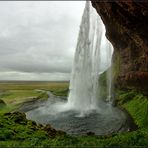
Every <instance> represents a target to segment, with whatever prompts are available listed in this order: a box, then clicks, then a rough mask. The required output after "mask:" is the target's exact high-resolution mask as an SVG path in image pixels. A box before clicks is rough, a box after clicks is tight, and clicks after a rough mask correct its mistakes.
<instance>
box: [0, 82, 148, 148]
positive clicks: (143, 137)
mask: <svg viewBox="0 0 148 148" xmlns="http://www.w3.org/2000/svg"><path fill="white" fill-rule="evenodd" d="M45 86H46V87H47V84H45ZM52 86H53V88H52V89H51V88H50V89H51V91H53V92H54V93H55V94H56V93H57V94H58V93H59V94H61V95H65V94H67V93H68V89H67V86H68V85H67V84H64V85H63V86H62V84H60V85H57V84H56V85H53V84H52ZM56 86H57V89H56ZM11 87H12V86H11ZM23 87H24V86H23ZM25 87H27V86H25ZM50 87H51V85H50ZM9 88H10V86H9ZM34 88H35V87H32V86H28V89H26V90H23V91H22V90H21V89H19V90H17V91H16V90H10V89H9V90H7V89H5V91H3V92H5V93H3V95H2V97H3V99H6V100H7V101H8V102H9V101H10V100H13V98H17V97H18V95H19V96H22V98H23V97H24V98H27V97H28V96H29V97H30V96H34V95H37V94H38V93H39V92H33V91H32V90H33V89H34ZM41 88H45V87H44V86H43V84H42V87H41V85H40V87H38V88H37V89H41ZM47 90H49V87H48V88H47ZM7 91H8V92H7ZM26 93H27V94H26ZM36 93H37V94H36ZM18 98H19V97H18ZM6 100H5V101H6ZM7 101H6V102H7ZM18 102H19V101H18ZM117 102H118V104H119V105H120V106H121V107H122V108H125V109H126V110H127V111H128V112H129V114H130V115H131V116H132V117H133V119H134V121H135V123H136V124H137V125H138V129H137V130H136V131H131V132H123V133H115V134H112V135H108V136H68V135H65V134H58V133H56V134H54V136H53V135H52V134H51V133H52V132H51V133H50V134H49V133H48V131H45V130H44V127H43V126H39V125H36V124H35V123H34V122H32V121H30V120H26V118H25V116H24V115H23V114H19V113H17V114H15V113H14V114H10V115H9V114H4V113H0V147H21V146H23V147H35V146H41V147H54V146H60V147H70V146H73V147H80V146H81V147H86V146H89V147H92V146H95V147H104V148H105V147H109V148H110V147H111V146H114V147H128V146H133V147H134V146H136V147H141V146H143V147H147V146H148V126H147V125H148V98H147V97H146V96H144V95H142V94H140V93H138V92H136V91H119V96H118V99H117ZM9 103H11V102H9ZM10 110H11V108H8V109H6V111H5V112H8V111H10ZM94 124H97V123H94Z"/></svg>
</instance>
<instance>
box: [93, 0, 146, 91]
mask: <svg viewBox="0 0 148 148" xmlns="http://www.w3.org/2000/svg"><path fill="white" fill-rule="evenodd" d="M92 5H93V7H94V8H95V9H96V10H97V12H98V13H99V15H100V16H101V18H102V20H103V22H104V24H105V27H106V36H107V38H108V39H109V40H110V41H111V43H112V44H113V46H114V49H115V50H114V61H113V63H114V73H116V77H115V79H116V80H115V85H116V87H118V88H122V89H124V88H134V89H138V90H140V91H143V92H145V93H146V92H147V93H148V85H146V84H147V83H148V27H147V20H148V3H145V2H136V1H133V0H128V1H114V2H109V1H108V0H106V1H101V2H97V1H93V0H92Z"/></svg>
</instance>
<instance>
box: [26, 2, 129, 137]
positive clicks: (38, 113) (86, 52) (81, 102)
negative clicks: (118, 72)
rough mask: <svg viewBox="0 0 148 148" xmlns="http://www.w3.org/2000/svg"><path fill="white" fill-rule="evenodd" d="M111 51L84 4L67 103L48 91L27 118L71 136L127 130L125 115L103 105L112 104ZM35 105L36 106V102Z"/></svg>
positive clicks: (93, 13) (92, 12) (101, 27)
mask: <svg viewBox="0 0 148 148" xmlns="http://www.w3.org/2000/svg"><path fill="white" fill-rule="evenodd" d="M112 52H113V47H112V45H111V43H110V42H109V41H108V40H107V39H106V37H105V27H104V24H103V22H102V20H101V18H100V17H99V16H98V14H97V13H96V11H95V10H94V9H93V8H92V6H91V4H90V2H89V1H87V2H86V6H85V10H84V14H83V17H82V22H81V26H80V32H79V37H78V43H77V47H76V53H75V59H74V64H73V70H72V76H71V81H70V93H69V97H68V101H67V100H63V99H62V98H61V97H59V96H55V95H53V94H52V93H51V92H48V93H49V99H48V101H46V102H45V103H39V104H40V107H37V108H35V109H32V110H29V111H27V113H26V115H27V118H28V119H32V120H34V121H36V122H37V123H42V124H47V123H50V124H51V125H52V126H53V127H54V128H56V129H60V130H63V131H66V132H67V133H68V134H74V135H83V134H87V133H88V132H90V131H91V132H93V133H95V134H97V135H106V134H111V133H113V132H117V131H123V130H127V129H128V126H126V116H125V114H124V113H123V112H122V111H121V110H120V109H118V108H117V107H113V106H112V105H111V104H110V103H106V101H108V102H111V101H112V95H111V94H112V92H111V87H112V72H111V71H112V70H111V57H112ZM104 71H107V72H106V73H107V87H106V92H107V94H106V96H105V99H104V98H102V96H101V90H102V89H101V88H102V87H103V86H102V85H101V83H100V82H101V81H99V80H101V76H102V75H103V73H104ZM34 105H37V106H38V103H35V104H34ZM27 107H28V106H27ZM112 123H113V124H112Z"/></svg>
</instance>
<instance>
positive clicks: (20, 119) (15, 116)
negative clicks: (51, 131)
mask: <svg viewBox="0 0 148 148" xmlns="http://www.w3.org/2000/svg"><path fill="white" fill-rule="evenodd" d="M9 118H10V119H12V120H13V121H14V122H15V123H26V122H27V119H26V115H25V113H21V112H13V113H11V114H10V117H9Z"/></svg>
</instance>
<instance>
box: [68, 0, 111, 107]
mask: <svg viewBox="0 0 148 148" xmlns="http://www.w3.org/2000/svg"><path fill="white" fill-rule="evenodd" d="M112 52H113V47H112V45H111V43H110V42H109V41H108V40H107V39H106V37H105V27H104V24H103V22H102V20H101V18H100V17H99V15H98V14H97V12H96V11H95V9H94V8H93V7H92V6H91V4H90V2H89V1H87V2H86V6H85V9H84V14H83V16H82V22H81V26H80V32H79V37H78V42H77V47H76V52H75V58H74V64H73V69H72V76H71V80H70V93H69V97H68V104H69V105H70V106H71V107H72V108H75V109H78V110H90V109H95V108H97V107H98V106H99V105H100V102H101V99H102V98H100V97H99V87H101V86H99V76H100V74H101V73H103V72H104V71H105V70H107V69H108V68H109V67H110V66H111V57H112ZM110 96H111V71H110V72H109V74H108V96H107V98H108V99H109V100H110V98H111V97H110Z"/></svg>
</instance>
